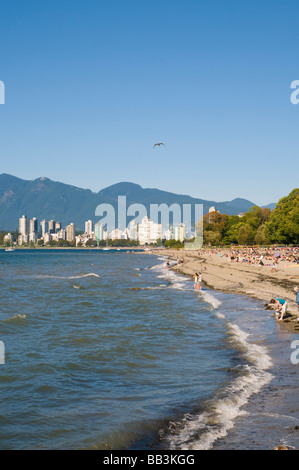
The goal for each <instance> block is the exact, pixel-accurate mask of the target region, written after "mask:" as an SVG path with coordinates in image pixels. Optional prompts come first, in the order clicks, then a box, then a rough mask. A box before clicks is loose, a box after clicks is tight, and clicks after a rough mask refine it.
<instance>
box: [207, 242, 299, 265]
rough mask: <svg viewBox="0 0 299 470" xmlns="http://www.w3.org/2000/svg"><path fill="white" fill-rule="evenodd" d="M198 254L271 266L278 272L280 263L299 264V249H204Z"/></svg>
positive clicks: (235, 261)
mask: <svg viewBox="0 0 299 470" xmlns="http://www.w3.org/2000/svg"><path fill="white" fill-rule="evenodd" d="M198 254H199V255H200V254H205V255H212V254H217V255H219V256H220V257H224V258H227V259H228V261H230V262H231V263H233V262H234V263H237V262H241V263H244V262H245V263H248V264H256V265H259V266H271V269H272V270H276V269H277V266H278V263H281V262H287V263H295V264H299V247H271V248H267V247H257V248H256V247H236V248H231V249H230V250H228V249H227V250H225V249H223V248H219V249H217V248H213V249H208V248H203V249H202V250H200V251H199V253H198Z"/></svg>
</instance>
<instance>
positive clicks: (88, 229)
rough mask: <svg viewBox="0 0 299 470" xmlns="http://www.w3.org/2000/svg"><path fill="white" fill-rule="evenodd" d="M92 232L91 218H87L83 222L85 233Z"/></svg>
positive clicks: (89, 233)
mask: <svg viewBox="0 0 299 470" xmlns="http://www.w3.org/2000/svg"><path fill="white" fill-rule="evenodd" d="M92 232H93V223H92V220H87V221H86V222H85V233H87V235H91V234H92Z"/></svg>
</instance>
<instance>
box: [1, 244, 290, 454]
mask: <svg viewBox="0 0 299 470" xmlns="http://www.w3.org/2000/svg"><path fill="white" fill-rule="evenodd" d="M0 286H1V298H0V340H1V341H2V342H3V343H4V346H5V364H1V365H0V386H1V410H0V448H1V449H148V448H156V449H211V448H214V447H217V446H218V448H219V447H220V448H221V443H223V445H224V446H225V448H228V447H229V446H231V447H234V448H238V447H243V448H245V447H246V446H247V447H248V448H251V447H253V448H256V447H258V442H259V443H260V446H261V447H264V448H267V447H269V448H272V447H273V443H274V444H277V442H274V441H275V439H276V440H277V439H280V440H281V439H282V438H285V439H286V441H287V442H288V443H289V444H290V445H292V444H293V441H294V439H293V440H292V438H291V437H290V436H289V435H288V434H290V433H289V430H290V428H291V427H292V426H293V428H294V429H295V427H296V426H295V424H296V423H297V421H298V423H297V424H299V419H298V415H297V414H296V412H294V413H293V415H289V414H288V413H287V412H285V414H283V415H280V414H279V413H278V411H277V408H276V411H275V413H274V411H273V413H272V412H271V410H268V409H265V406H264V408H263V409H261V397H263V399H264V400H266V398H265V397H268V398H269V397H271V396H272V395H273V393H274V392H275V386H276V383H277V381H279V380H280V378H281V377H284V376H285V375H284V374H285V364H284V363H283V365H282V363H281V361H284V362H285V363H287V367H289V371H290V372H289V373H290V375H289V376H288V381H287V383H286V385H287V386H288V387H291V386H293V383H295V382H296V380H297V378H298V376H297V368H296V367H295V366H293V365H290V361H289V359H288V357H289V356H290V349H289V347H290V346H289V342H290V341H291V340H292V339H293V338H292V335H289V336H288V335H287V334H286V336H283V338H282V339H281V335H280V334H279V331H277V325H276V322H275V320H274V319H273V317H272V316H271V314H270V313H269V312H265V310H264V309H263V305H262V303H261V302H257V301H253V300H250V299H245V298H243V297H237V296H233V295H227V294H223V293H219V292H213V291H209V290H207V289H204V290H203V291H202V292H200V293H198V292H195V291H194V289H193V283H192V281H191V280H190V279H189V278H187V277H183V276H180V275H177V274H175V273H174V272H172V271H167V270H164V265H163V259H161V258H158V257H156V256H153V255H147V254H140V253H126V252H125V251H117V250H115V251H114V250H110V251H102V250H92V251H88V250H16V251H15V252H12V253H7V252H4V251H1V252H0ZM249 318H250V320H249ZM277 338H280V340H279V341H281V342H280V343H279V344H280V345H281V344H284V346H283V347H284V351H286V352H285V357H284V356H283V354H282V355H281V354H280V355H277V356H275V351H277V349H275V348H276V347H277V341H278V339H277ZM275 357H279V358H280V359H279V365H278V366H277V364H276V361H275ZM282 357H284V359H282ZM297 367H298V366H297ZM281 380H282V379H281ZM277 387H278V386H277ZM273 389H274V392H273ZM276 393H280V392H278V391H277V390H276ZM276 396H277V395H276ZM257 397H258V398H257ZM250 406H251V407H253V408H252V409H251V410H250ZM268 406H269V405H268ZM246 407H247V411H246ZM266 408H267V407H266ZM296 420H297V421H296ZM258 423H265V428H267V429H268V430H269V429H270V431H269V438H265V432H264V429H263V425H262V424H258ZM252 424H254V428H255V429H256V436H258V433H259V432H261V436H263V440H262V441H261V440H260V439H259V438H256V439H255V440H252V439H251V440H250V439H248V438H249V436H250V433H251V434H252ZM284 427H285V429H284ZM236 430H239V432H238V437H235V441H234V432H236ZM276 433H277V436H276ZM279 433H280V434H279ZM230 436H231V437H230ZM242 436H243V441H242ZM286 436H287V437H286Z"/></svg>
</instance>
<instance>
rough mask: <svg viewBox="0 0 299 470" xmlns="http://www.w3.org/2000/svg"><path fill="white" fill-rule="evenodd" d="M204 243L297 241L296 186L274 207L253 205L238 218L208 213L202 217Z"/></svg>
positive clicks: (298, 199) (298, 207) (298, 204)
mask: <svg viewBox="0 0 299 470" xmlns="http://www.w3.org/2000/svg"><path fill="white" fill-rule="evenodd" d="M203 239H204V244H210V245H231V244H238V245H272V244H284V245H297V244H299V189H298V188H297V189H294V190H293V191H292V192H291V193H290V194H289V195H288V196H286V197H283V198H281V199H280V200H279V201H278V203H277V205H276V207H275V209H273V210H272V211H270V209H268V208H261V207H258V206H253V207H252V208H251V209H249V211H248V212H246V213H245V214H244V215H243V216H242V217H239V216H238V215H230V216H229V215H227V214H220V213H218V212H212V213H209V214H206V215H204V217H203Z"/></svg>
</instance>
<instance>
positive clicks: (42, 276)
mask: <svg viewBox="0 0 299 470" xmlns="http://www.w3.org/2000/svg"><path fill="white" fill-rule="evenodd" d="M84 277H100V276H99V275H98V274H95V273H88V274H81V275H79V276H50V275H46V274H45V275H40V276H36V278H37V279H82V278H84Z"/></svg>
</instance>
